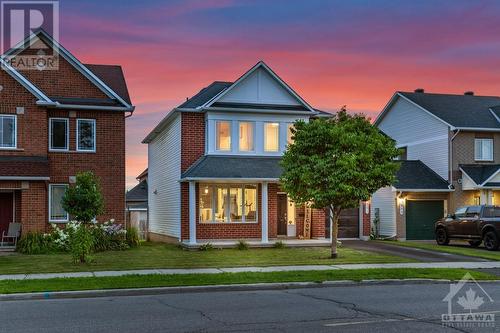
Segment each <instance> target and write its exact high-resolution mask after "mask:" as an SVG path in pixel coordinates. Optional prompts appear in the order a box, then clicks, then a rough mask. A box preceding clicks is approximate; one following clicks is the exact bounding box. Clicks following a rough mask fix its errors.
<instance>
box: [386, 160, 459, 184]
mask: <svg viewBox="0 0 500 333" xmlns="http://www.w3.org/2000/svg"><path fill="white" fill-rule="evenodd" d="M400 163H401V166H400V168H399V170H398V172H397V173H396V179H397V180H396V182H395V183H394V184H393V186H394V187H395V188H396V189H407V190H408V189H413V190H448V189H449V186H448V185H449V184H448V182H447V181H446V180H444V179H443V178H442V177H441V176H440V175H438V174H437V173H436V172H434V171H433V170H432V169H431V168H429V167H428V166H427V165H425V164H424V163H423V162H422V161H420V160H416V161H401V162H400Z"/></svg>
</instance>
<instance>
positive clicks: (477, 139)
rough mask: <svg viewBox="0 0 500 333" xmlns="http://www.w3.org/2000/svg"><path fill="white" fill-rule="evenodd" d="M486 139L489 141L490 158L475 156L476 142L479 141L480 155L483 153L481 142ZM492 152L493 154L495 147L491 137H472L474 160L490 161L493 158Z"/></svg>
mask: <svg viewBox="0 0 500 333" xmlns="http://www.w3.org/2000/svg"><path fill="white" fill-rule="evenodd" d="M486 140H487V141H491V158H477V156H476V153H477V152H476V142H477V141H481V155H482V154H483V152H482V150H483V147H482V142H483V141H486ZM494 154H495V147H494V140H493V139H490V138H475V139H474V160H475V161H482V162H492V161H493V160H494V159H495V158H494Z"/></svg>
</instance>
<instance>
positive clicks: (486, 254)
mask: <svg viewBox="0 0 500 333" xmlns="http://www.w3.org/2000/svg"><path fill="white" fill-rule="evenodd" d="M384 242H388V244H393V245H398V246H406V247H414V248H417V249H423V250H431V251H439V252H446V253H452V254H459V255H464V256H470V257H479V258H484V259H489V260H500V251H488V250H486V249H485V248H484V247H480V248H473V247H470V246H467V245H465V244H466V243H462V242H457V243H454V242H453V241H451V243H450V245H446V246H442V245H437V244H435V243H427V242H411V241H405V242H397V241H384Z"/></svg>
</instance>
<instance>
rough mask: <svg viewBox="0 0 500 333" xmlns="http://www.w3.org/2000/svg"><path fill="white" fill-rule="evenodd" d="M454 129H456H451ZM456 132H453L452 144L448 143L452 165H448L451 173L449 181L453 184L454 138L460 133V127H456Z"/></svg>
mask: <svg viewBox="0 0 500 333" xmlns="http://www.w3.org/2000/svg"><path fill="white" fill-rule="evenodd" d="M451 130H452V131H453V130H454V129H451ZM455 130H456V132H455V133H454V134H453V136H452V137H451V138H450V144H449V145H448V149H449V151H448V154H449V163H450V165H449V166H448V168H449V170H450V173H449V179H448V182H449V183H450V184H452V185H453V140H454V139H455V137H456V136H457V135H458V133H460V129H455Z"/></svg>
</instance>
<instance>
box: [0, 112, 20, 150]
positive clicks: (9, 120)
mask: <svg viewBox="0 0 500 333" xmlns="http://www.w3.org/2000/svg"><path fill="white" fill-rule="evenodd" d="M16 147H17V117H16V116H12V115H0V149H13V148H16Z"/></svg>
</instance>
